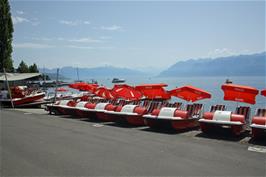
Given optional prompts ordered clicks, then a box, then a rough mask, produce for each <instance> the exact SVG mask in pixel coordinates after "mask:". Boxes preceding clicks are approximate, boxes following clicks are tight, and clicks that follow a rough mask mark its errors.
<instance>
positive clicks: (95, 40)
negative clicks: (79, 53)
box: [68, 38, 102, 43]
mask: <svg viewBox="0 0 266 177" xmlns="http://www.w3.org/2000/svg"><path fill="white" fill-rule="evenodd" d="M68 41H69V42H84V43H100V42H102V41H101V40H98V39H92V38H79V39H70V40H68Z"/></svg>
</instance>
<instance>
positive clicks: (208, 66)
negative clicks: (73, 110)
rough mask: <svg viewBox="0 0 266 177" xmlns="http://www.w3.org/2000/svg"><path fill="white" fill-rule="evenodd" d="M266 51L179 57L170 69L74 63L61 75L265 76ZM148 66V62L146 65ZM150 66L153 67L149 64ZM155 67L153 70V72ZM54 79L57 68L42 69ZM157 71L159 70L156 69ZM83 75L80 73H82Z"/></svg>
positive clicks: (110, 76)
mask: <svg viewBox="0 0 266 177" xmlns="http://www.w3.org/2000/svg"><path fill="white" fill-rule="evenodd" d="M265 56H266V52H263V53H257V54H251V55H237V56H228V57H219V58H204V59H189V60H186V61H178V62H177V63H175V64H174V65H172V66H170V67H169V68H168V69H166V70H164V71H162V72H160V71H159V70H154V69H147V70H143V69H142V71H141V70H139V69H129V68H119V67H114V66H103V67H95V68H78V69H77V68H76V67H72V66H68V67H62V68H60V77H61V78H68V79H73V80H77V79H78V78H79V79H80V80H88V79H93V78H95V77H108V78H114V77H118V78H120V77H128V76H152V75H157V76H159V77H178V76H181V77H183V76H228V77H229V76H265V73H266V59H265ZM143 67H144V68H145V67H146V66H143ZM146 68H149V67H148V66H147V67H146ZM152 71H153V72H152ZM40 72H43V73H46V74H47V75H49V76H50V77H51V78H52V79H55V76H56V75H55V73H56V69H47V68H45V69H40ZM155 72H157V74H156V73H155ZM78 75H79V77H78Z"/></svg>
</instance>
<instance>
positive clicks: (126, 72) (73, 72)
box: [41, 66, 143, 80]
mask: <svg viewBox="0 0 266 177" xmlns="http://www.w3.org/2000/svg"><path fill="white" fill-rule="evenodd" d="M41 72H43V70H41ZM45 72H46V73H56V69H45ZM78 73H79V78H80V79H81V80H88V79H92V78H94V77H110V78H113V77H123V76H140V75H143V73H142V72H140V71H137V70H132V69H128V68H117V67H112V66H105V67H96V68H78ZM60 75H62V76H64V77H67V78H70V79H74V80H76V79H77V68H74V67H63V68H60Z"/></svg>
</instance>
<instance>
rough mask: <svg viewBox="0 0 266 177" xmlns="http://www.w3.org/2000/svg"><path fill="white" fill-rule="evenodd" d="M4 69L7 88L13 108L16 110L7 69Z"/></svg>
mask: <svg viewBox="0 0 266 177" xmlns="http://www.w3.org/2000/svg"><path fill="white" fill-rule="evenodd" d="M3 69H4V74H5V79H6V86H7V90H8V93H9V98H10V102H11V106H12V108H13V109H14V103H13V99H12V94H11V90H10V87H9V82H8V80H7V75H6V69H5V68H3Z"/></svg>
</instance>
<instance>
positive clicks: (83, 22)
mask: <svg viewBox="0 0 266 177" xmlns="http://www.w3.org/2000/svg"><path fill="white" fill-rule="evenodd" d="M59 23H61V24H63V25H68V26H77V25H82V24H84V25H89V24H91V23H90V21H86V20H85V21H81V20H75V21H71V20H60V21H59Z"/></svg>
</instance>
